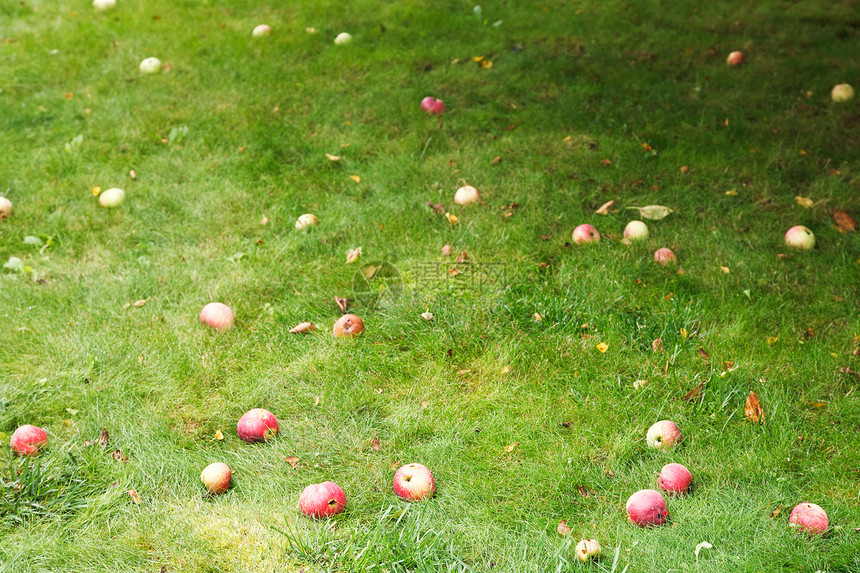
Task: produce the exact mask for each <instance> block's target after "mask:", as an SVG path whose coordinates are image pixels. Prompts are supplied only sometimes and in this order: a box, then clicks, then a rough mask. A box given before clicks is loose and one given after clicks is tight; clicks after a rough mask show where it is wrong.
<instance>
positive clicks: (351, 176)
mask: <svg viewBox="0 0 860 573" xmlns="http://www.w3.org/2000/svg"><path fill="white" fill-rule="evenodd" d="M349 178H350V179H352V180H353V181H355V182H356V183H361V177H359V176H358V175H350V176H349Z"/></svg>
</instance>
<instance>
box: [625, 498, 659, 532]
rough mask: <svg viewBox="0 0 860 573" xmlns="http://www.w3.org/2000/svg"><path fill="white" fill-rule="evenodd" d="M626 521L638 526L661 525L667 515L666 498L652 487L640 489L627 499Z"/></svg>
mask: <svg viewBox="0 0 860 573" xmlns="http://www.w3.org/2000/svg"><path fill="white" fill-rule="evenodd" d="M626 509H627V521H629V522H630V523H632V524H633V525H638V526H640V527H648V526H649V525H663V524H664V523H666V519H667V518H668V517H669V509H668V508H667V507H666V500H665V499H663V496H662V495H660V493H659V492H657V491H654V490H653V489H641V490H639V491H637V492H636V493H634V494H633V495H631V496H630V498H629V499H628V500H627V506H626Z"/></svg>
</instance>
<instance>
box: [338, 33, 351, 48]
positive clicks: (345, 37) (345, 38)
mask: <svg viewBox="0 0 860 573" xmlns="http://www.w3.org/2000/svg"><path fill="white" fill-rule="evenodd" d="M350 42H352V35H351V34H350V33H349V32H341V33H340V34H338V35H337V36H335V38H334V43H335V45H336V46H344V45H346V44H349V43H350Z"/></svg>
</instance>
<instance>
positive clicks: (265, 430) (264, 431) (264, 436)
mask: <svg viewBox="0 0 860 573" xmlns="http://www.w3.org/2000/svg"><path fill="white" fill-rule="evenodd" d="M236 433H237V434H239V439H240V440H244V441H246V442H267V441H269V440H271V439H272V438H274V437H275V436H276V435H277V434H278V419H277V418H275V415H274V414H272V413H271V412H269V411H268V410H264V409H263V408H254V409H253V410H249V411H247V412H245V414H244V415H243V416H242V417H241V418H239V423H238V424H236Z"/></svg>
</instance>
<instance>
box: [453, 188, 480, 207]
mask: <svg viewBox="0 0 860 573" xmlns="http://www.w3.org/2000/svg"><path fill="white" fill-rule="evenodd" d="M480 198H481V194H480V193H478V190H477V189H475V188H474V187H472V186H471V185H463V186H462V187H460V188H459V189H457V192H456V193H454V203H456V204H457V205H468V204H469V203H474V202H475V201H478V200H479V199H480Z"/></svg>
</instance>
